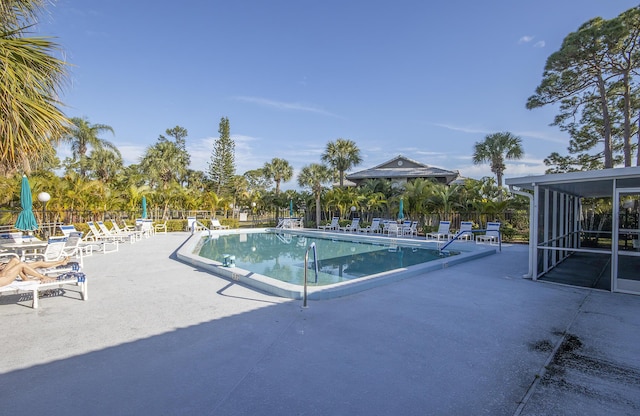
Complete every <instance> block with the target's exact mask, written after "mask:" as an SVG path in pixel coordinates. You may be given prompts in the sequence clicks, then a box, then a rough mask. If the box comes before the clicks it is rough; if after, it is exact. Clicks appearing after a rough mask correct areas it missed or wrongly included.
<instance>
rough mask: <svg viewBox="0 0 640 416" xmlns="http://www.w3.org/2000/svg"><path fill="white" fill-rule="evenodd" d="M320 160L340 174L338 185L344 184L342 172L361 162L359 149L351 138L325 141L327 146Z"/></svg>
mask: <svg viewBox="0 0 640 416" xmlns="http://www.w3.org/2000/svg"><path fill="white" fill-rule="evenodd" d="M322 161H323V162H325V163H328V164H329V166H331V167H332V168H334V169H335V170H337V171H338V173H339V175H340V187H341V188H342V187H343V186H344V173H345V172H346V171H347V170H349V169H351V168H352V167H354V166H357V165H358V164H359V163H360V162H362V157H360V149H358V146H356V143H355V142H354V141H352V140H346V139H337V140H336V141H335V142H329V143H327V148H326V149H325V151H324V153H323V154H322Z"/></svg>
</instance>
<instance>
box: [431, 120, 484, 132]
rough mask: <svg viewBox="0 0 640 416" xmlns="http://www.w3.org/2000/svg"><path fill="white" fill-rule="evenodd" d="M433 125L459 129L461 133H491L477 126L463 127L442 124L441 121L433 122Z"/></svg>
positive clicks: (454, 129)
mask: <svg viewBox="0 0 640 416" xmlns="http://www.w3.org/2000/svg"><path fill="white" fill-rule="evenodd" d="M434 126H437V127H442V128H444V129H447V130H453V131H460V132H463V133H471V134H491V133H494V132H491V131H489V130H484V129H480V128H477V127H465V126H453V125H451V124H443V123H434Z"/></svg>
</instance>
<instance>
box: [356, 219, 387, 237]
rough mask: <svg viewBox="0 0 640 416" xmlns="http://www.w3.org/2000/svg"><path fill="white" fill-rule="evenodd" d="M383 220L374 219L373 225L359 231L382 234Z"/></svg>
mask: <svg viewBox="0 0 640 416" xmlns="http://www.w3.org/2000/svg"><path fill="white" fill-rule="evenodd" d="M381 221H382V219H381V218H373V219H372V220H371V225H367V226H366V227H362V228H359V229H358V231H360V232H361V233H379V232H382V228H380V222H381Z"/></svg>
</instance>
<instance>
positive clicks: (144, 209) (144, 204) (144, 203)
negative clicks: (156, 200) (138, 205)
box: [142, 196, 147, 218]
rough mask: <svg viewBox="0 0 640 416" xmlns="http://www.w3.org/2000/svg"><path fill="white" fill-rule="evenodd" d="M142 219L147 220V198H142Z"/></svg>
mask: <svg viewBox="0 0 640 416" xmlns="http://www.w3.org/2000/svg"><path fill="white" fill-rule="evenodd" d="M142 218H147V197H145V196H143V197H142Z"/></svg>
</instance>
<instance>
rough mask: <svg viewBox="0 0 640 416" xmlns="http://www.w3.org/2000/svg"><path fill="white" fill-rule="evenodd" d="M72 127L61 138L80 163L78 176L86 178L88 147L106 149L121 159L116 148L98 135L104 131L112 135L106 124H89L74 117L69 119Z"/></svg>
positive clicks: (110, 128) (85, 120) (83, 119)
mask: <svg viewBox="0 0 640 416" xmlns="http://www.w3.org/2000/svg"><path fill="white" fill-rule="evenodd" d="M71 123H73V126H72V127H71V129H70V131H69V132H68V133H67V134H66V135H64V136H63V138H62V140H63V141H65V142H68V143H71V152H72V153H73V158H74V159H75V160H78V161H79V162H80V175H81V176H86V171H87V160H86V156H87V152H88V151H89V147H91V148H93V149H102V148H107V149H110V150H112V151H113V152H114V153H116V154H117V155H118V156H119V157H122V155H121V154H120V151H119V150H118V148H117V147H116V146H115V145H114V144H113V143H111V142H109V141H107V140H104V139H101V138H99V137H98V135H99V134H100V133H102V132H105V131H110V132H111V133H113V128H112V127H111V126H107V125H106V124H91V123H89V120H87V119H86V118H80V117H74V118H72V119H71Z"/></svg>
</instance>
